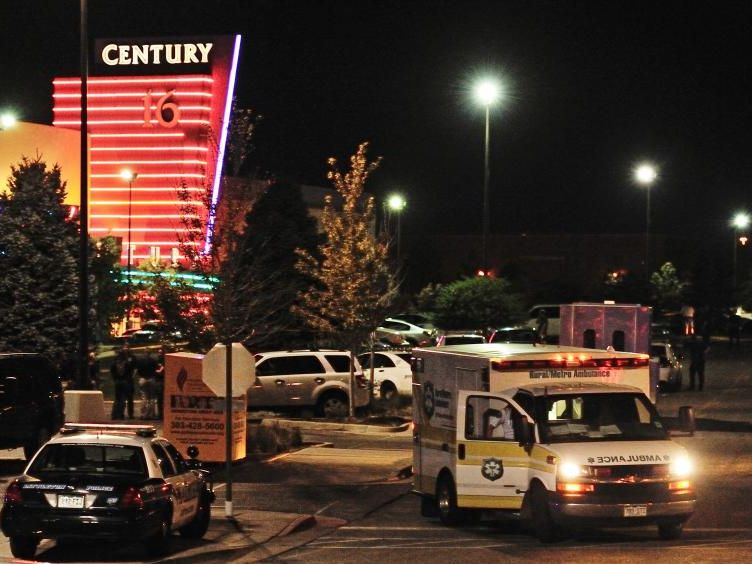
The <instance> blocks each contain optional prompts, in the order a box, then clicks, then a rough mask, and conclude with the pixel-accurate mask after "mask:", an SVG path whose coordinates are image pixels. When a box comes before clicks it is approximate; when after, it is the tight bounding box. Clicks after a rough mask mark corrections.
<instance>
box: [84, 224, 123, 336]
mask: <svg viewBox="0 0 752 564" xmlns="http://www.w3.org/2000/svg"><path fill="white" fill-rule="evenodd" d="M89 256H90V257H91V266H90V269H89V273H90V276H91V278H92V280H93V284H91V285H90V289H91V307H92V308H93V310H94V323H93V324H92V328H93V331H92V337H93V339H94V341H95V342H101V341H103V340H104V339H105V338H106V337H107V336H108V335H109V334H110V333H111V332H112V325H113V324H114V323H116V322H117V321H118V320H120V319H121V318H122V317H123V315H124V313H125V309H124V303H125V302H124V301H123V300H124V296H125V287H124V286H123V284H122V282H121V275H122V267H121V266H120V248H119V245H118V244H117V241H116V240H115V238H114V237H102V238H101V239H99V240H98V241H97V242H96V243H95V244H94V245H92V248H91V250H90V251H89Z"/></svg>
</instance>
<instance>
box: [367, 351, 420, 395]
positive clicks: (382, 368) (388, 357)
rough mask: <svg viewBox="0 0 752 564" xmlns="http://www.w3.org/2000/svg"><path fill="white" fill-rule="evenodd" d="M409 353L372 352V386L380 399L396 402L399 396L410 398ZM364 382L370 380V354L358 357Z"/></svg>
mask: <svg viewBox="0 0 752 564" xmlns="http://www.w3.org/2000/svg"><path fill="white" fill-rule="evenodd" d="M411 356H412V353H411V352H409V351H408V352H386V351H385V352H374V353H373V386H374V390H375V391H377V392H378V395H379V397H380V398H381V399H383V400H386V401H387V402H396V401H397V399H398V397H399V396H412V393H413V373H412V369H411V368H410V357H411ZM358 361H359V362H360V365H361V366H362V367H363V374H364V376H365V378H366V380H369V381H370V378H371V353H370V352H367V353H363V354H361V355H358Z"/></svg>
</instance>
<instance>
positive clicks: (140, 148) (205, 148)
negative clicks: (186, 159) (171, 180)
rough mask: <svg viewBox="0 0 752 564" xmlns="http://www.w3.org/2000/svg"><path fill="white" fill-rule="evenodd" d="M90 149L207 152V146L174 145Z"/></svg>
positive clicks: (98, 149)
mask: <svg viewBox="0 0 752 564" xmlns="http://www.w3.org/2000/svg"><path fill="white" fill-rule="evenodd" d="M91 151H92V152H94V151H123V152H125V151H201V152H204V153H206V152H208V151H209V149H208V148H207V147H191V146H185V147H181V146H179V145H178V146H175V147H92V148H91Z"/></svg>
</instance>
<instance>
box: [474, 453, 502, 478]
mask: <svg viewBox="0 0 752 564" xmlns="http://www.w3.org/2000/svg"><path fill="white" fill-rule="evenodd" d="M480 473H481V474H482V475H483V477H484V478H485V479H486V480H491V481H492V482H494V481H496V480H498V479H499V478H501V477H502V476H503V475H504V466H503V465H502V463H501V460H499V459H498V458H485V459H484V460H483V464H482V465H481V467H480Z"/></svg>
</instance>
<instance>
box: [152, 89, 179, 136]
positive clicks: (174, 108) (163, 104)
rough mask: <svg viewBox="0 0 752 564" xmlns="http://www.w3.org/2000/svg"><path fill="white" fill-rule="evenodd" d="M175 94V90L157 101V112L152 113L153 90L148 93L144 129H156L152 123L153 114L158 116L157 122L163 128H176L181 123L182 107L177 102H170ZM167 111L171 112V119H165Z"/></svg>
mask: <svg viewBox="0 0 752 564" xmlns="http://www.w3.org/2000/svg"><path fill="white" fill-rule="evenodd" d="M174 93H175V91H174V90H168V91H167V92H166V93H165V95H164V96H162V97H161V98H160V99H159V100H157V104H156V108H155V110H156V111H155V112H152V109H151V105H152V96H151V90H147V91H146V96H144V127H154V125H153V124H152V123H151V120H152V117H153V114H154V115H156V118H157V122H158V123H159V125H161V126H162V127H175V126H176V125H177V124H178V122H179V121H180V107H179V106H178V105H177V103H176V102H168V101H167V100H169V98H170V97H171V96H172V95H173V94H174ZM165 111H168V112H169V114H168V115H169V116H170V118H169V119H165V116H164V114H165Z"/></svg>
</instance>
